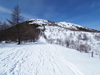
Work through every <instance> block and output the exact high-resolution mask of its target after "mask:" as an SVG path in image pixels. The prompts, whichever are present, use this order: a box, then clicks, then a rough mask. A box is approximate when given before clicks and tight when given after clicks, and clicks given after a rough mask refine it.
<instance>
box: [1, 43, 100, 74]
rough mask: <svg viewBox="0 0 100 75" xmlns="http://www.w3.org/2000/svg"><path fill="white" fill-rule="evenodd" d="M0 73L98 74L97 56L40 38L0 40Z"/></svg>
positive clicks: (99, 62) (99, 70)
mask: <svg viewBox="0 0 100 75" xmlns="http://www.w3.org/2000/svg"><path fill="white" fill-rule="evenodd" d="M0 75H100V58H99V57H94V58H92V57H91V56H90V54H87V53H80V52H78V51H76V50H74V49H69V48H65V47H62V46H58V45H54V44H52V45H51V44H48V43H42V42H41V43H39V42H38V43H33V44H32V43H31V44H23V45H16V44H0Z"/></svg>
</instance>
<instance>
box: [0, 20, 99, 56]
mask: <svg viewBox="0 0 100 75" xmlns="http://www.w3.org/2000/svg"><path fill="white" fill-rule="evenodd" d="M17 26H20V40H21V42H22V43H23V42H35V41H37V40H38V39H39V37H40V36H43V37H44V38H45V39H46V41H47V42H48V43H51V44H58V45H62V46H64V47H67V48H72V49H75V50H78V51H80V52H87V53H88V52H91V51H94V53H95V54H97V55H99V54H100V50H99V48H100V31H98V30H94V29H89V28H86V27H83V26H80V25H77V24H73V23H68V22H53V21H48V20H43V19H30V20H29V21H26V22H22V23H20V24H18V25H17ZM17 39H18V35H17V29H16V26H13V27H10V28H8V29H6V30H3V31H0V41H6V42H17Z"/></svg>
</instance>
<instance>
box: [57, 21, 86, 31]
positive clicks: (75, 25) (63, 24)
mask: <svg viewBox="0 0 100 75" xmlns="http://www.w3.org/2000/svg"><path fill="white" fill-rule="evenodd" d="M56 24H58V25H59V26H61V27H65V28H70V29H76V30H77V28H76V27H82V28H84V27H83V26H80V25H77V24H73V23H68V22H57V23H56Z"/></svg>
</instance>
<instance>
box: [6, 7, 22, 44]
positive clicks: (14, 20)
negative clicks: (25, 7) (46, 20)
mask: <svg viewBox="0 0 100 75" xmlns="http://www.w3.org/2000/svg"><path fill="white" fill-rule="evenodd" d="M7 21H8V22H9V23H10V24H11V25H13V26H14V25H15V26H16V28H17V34H18V37H17V39H18V44H20V43H21V42H20V26H19V25H18V24H19V23H20V22H22V21H23V16H22V15H21V12H20V9H19V5H16V6H15V7H14V10H13V11H12V14H11V20H9V19H7Z"/></svg>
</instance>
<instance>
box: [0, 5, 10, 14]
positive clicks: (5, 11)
mask: <svg viewBox="0 0 100 75" xmlns="http://www.w3.org/2000/svg"><path fill="white" fill-rule="evenodd" d="M0 12H3V13H8V14H9V13H11V10H9V9H7V8H4V7H2V6H0Z"/></svg>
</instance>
